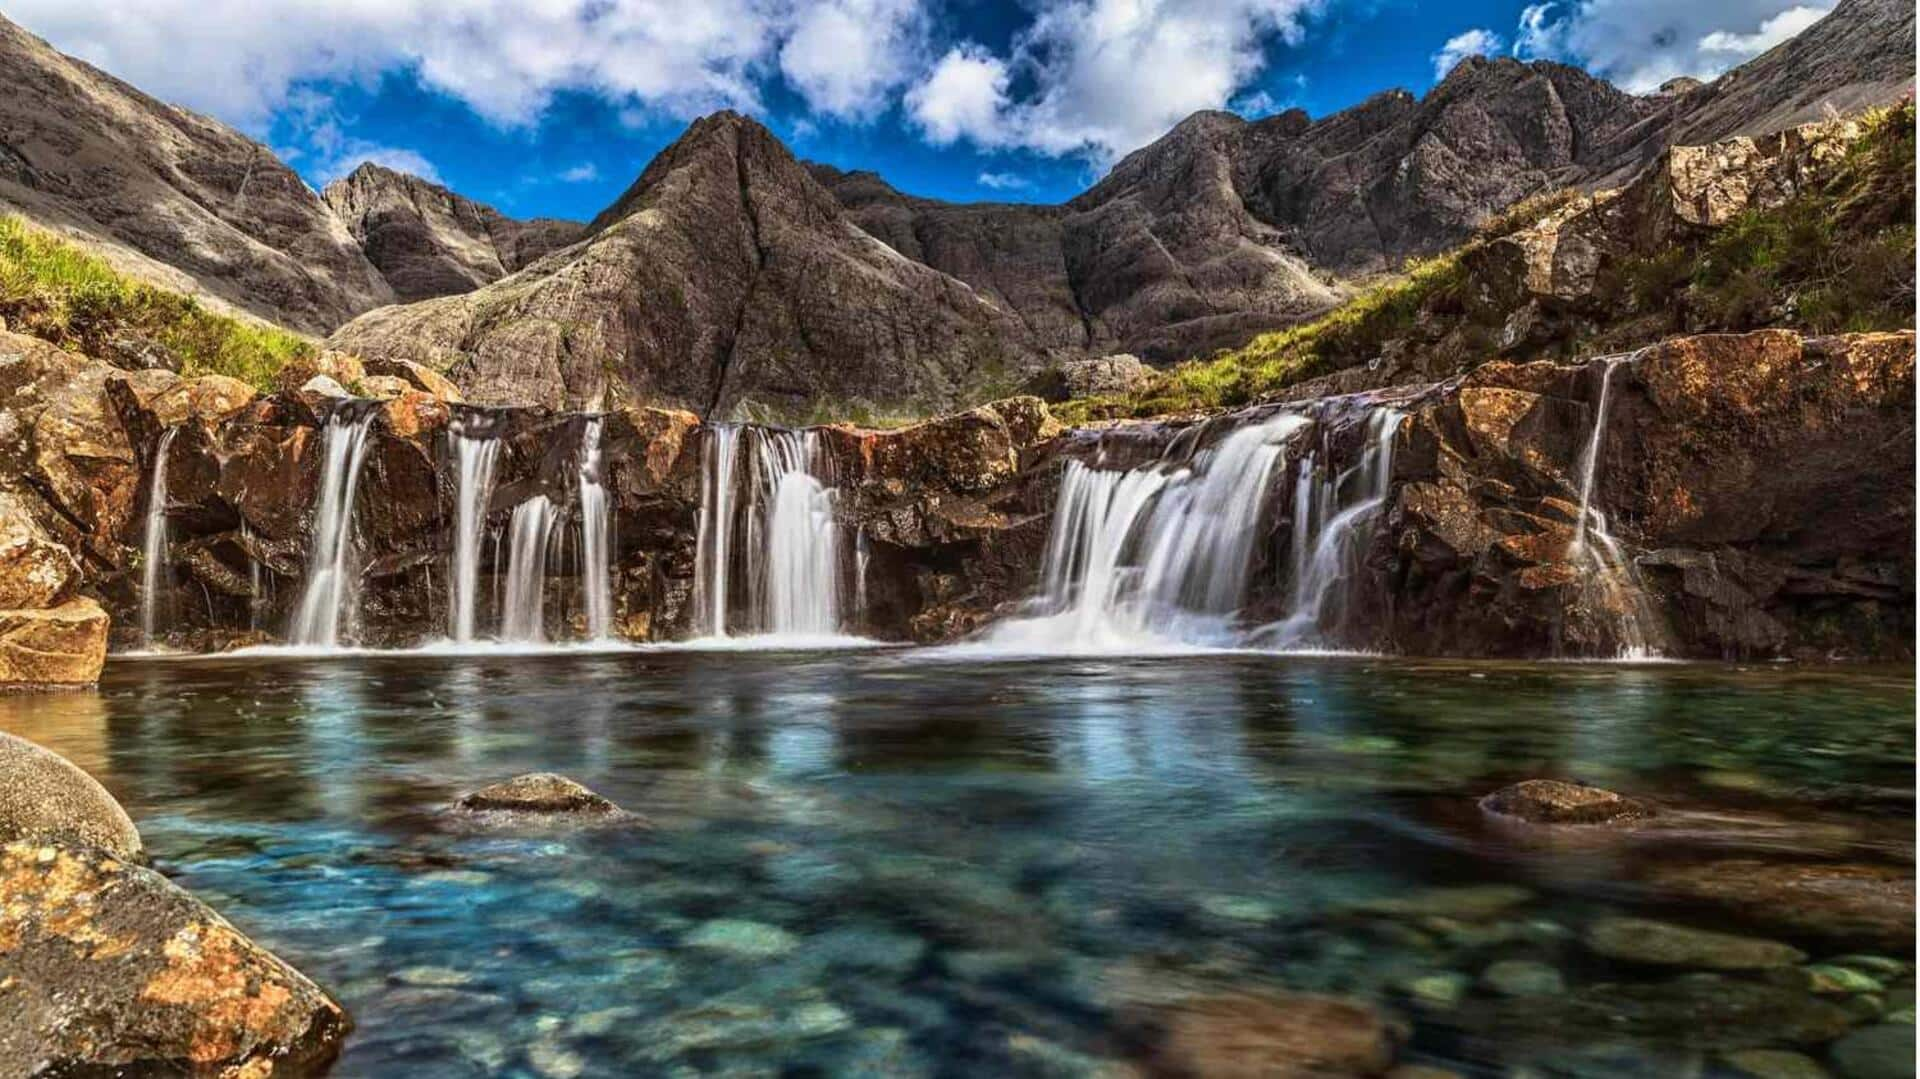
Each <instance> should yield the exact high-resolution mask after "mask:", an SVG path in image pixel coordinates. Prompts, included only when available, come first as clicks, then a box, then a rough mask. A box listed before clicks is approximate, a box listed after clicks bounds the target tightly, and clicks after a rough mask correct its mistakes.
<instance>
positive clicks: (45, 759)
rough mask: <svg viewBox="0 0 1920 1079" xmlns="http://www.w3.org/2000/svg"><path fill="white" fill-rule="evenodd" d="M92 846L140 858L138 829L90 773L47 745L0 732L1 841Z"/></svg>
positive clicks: (127, 856)
mask: <svg viewBox="0 0 1920 1079" xmlns="http://www.w3.org/2000/svg"><path fill="white" fill-rule="evenodd" d="M23 839H24V840H32V841H35V842H41V843H58V844H62V845H65V846H71V847H92V848H95V849H97V850H101V851H105V852H106V853H108V854H111V855H113V856H115V857H117V858H138V857H140V850H141V847H140V832H139V830H138V829H136V828H135V827H134V826H133V820H132V818H130V817H128V816H127V811H126V810H124V809H122V808H120V803H119V802H116V801H114V798H113V795H111V794H108V793H107V789H106V788H105V787H102V786H101V785H100V784H99V782H97V781H96V780H95V779H94V778H93V777H92V776H90V775H88V774H87V773H85V772H83V771H81V770H80V769H79V767H78V766H76V765H75V764H73V762H71V761H69V760H67V759H66V758H65V757H62V756H60V755H59V754H58V753H55V752H53V751H52V750H50V749H44V748H42V747H40V746H37V745H34V744H33V743H32V742H29V741H27V740H26V739H24V738H15V737H14V736H13V735H11V734H5V733H0V843H11V842H14V841H16V840H23Z"/></svg>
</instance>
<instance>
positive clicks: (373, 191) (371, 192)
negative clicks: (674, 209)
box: [320, 162, 584, 303]
mask: <svg viewBox="0 0 1920 1079" xmlns="http://www.w3.org/2000/svg"><path fill="white" fill-rule="evenodd" d="M320 195H321V198H323V199H325V200H326V203H327V205H328V206H329V207H330V208H331V209H332V210H333V212H334V215H335V216H337V217H338V218H339V219H340V220H341V221H342V222H344V223H345V224H346V226H347V231H348V232H350V233H352V234H353V238H354V239H355V241H357V242H358V243H359V245H360V249H361V250H362V251H363V252H365V253H366V256H367V258H368V260H370V261H371V262H372V263H373V265H374V266H375V267H377V268H378V269H379V271H380V276H381V277H383V278H385V279H386V282H387V284H388V285H389V286H390V287H391V288H392V289H393V294H394V296H395V297H396V298H397V299H398V300H399V301H400V302H401V303H411V302H413V301H414V300H426V299H432V298H433V297H435V296H449V295H453V294H455V293H461V292H471V291H473V290H474V289H476V288H479V287H480V286H482V285H486V284H490V283H492V282H494V281H498V280H499V279H501V278H502V277H505V276H507V275H508V274H510V273H513V272H515V271H516V270H519V269H522V268H523V267H525V266H528V265H530V264H531V263H533V262H534V261H536V260H538V259H539V258H540V257H541V256H543V255H546V254H548V253H549V252H552V251H555V250H558V249H559V248H562V247H565V246H567V245H568V244H570V243H573V242H574V241H575V240H578V239H579V238H580V236H581V233H582V232H583V231H584V226H582V225H581V224H579V223H578V222H575V221H560V220H555V219H553V218H535V219H534V220H531V221H516V220H514V219H513V218H510V217H508V216H507V215H505V214H503V213H501V212H500V211H498V210H496V209H494V208H493V207H491V206H487V205H485V204H483V203H479V202H475V201H473V200H472V199H470V198H467V197H465V196H464V195H458V194H455V193H454V192H452V191H449V190H447V189H446V188H445V187H442V186H441V185H439V184H436V183H431V182H429V181H426V180H422V179H421V178H419V177H418V176H412V175H409V174H407V173H404V172H396V171H394V170H393V169H389V168H386V167H384V166H381V165H376V164H374V163H372V162H368V163H366V164H364V165H361V166H360V167H359V168H357V169H355V170H353V172H352V173H350V174H348V175H347V176H345V177H342V178H341V179H338V180H335V181H334V182H333V183H330V184H328V185H327V187H326V190H324V191H322V192H321V193H320Z"/></svg>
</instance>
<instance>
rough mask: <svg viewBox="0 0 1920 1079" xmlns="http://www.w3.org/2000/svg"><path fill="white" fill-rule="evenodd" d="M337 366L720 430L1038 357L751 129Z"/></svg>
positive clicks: (929, 388) (707, 141)
mask: <svg viewBox="0 0 1920 1079" xmlns="http://www.w3.org/2000/svg"><path fill="white" fill-rule="evenodd" d="M332 344H333V345H334V346H335V347H337V348H341V349H345V350H349V351H356V352H360V353H363V354H365V355H369V356H396V357H403V358H407V359H412V360H417V361H419V362H421V363H424V364H426V365H427V366H430V367H434V368H437V369H440V370H445V371H447V372H448V373H449V374H450V375H451V376H452V377H453V378H454V380H455V381H456V382H458V383H459V384H460V385H461V388H462V390H463V391H464V392H465V394H466V396H467V398H468V400H470V401H475V402H479V403H493V404H538V405H543V406H546V407H550V408H560V407H576V408H577V407H581V406H583V405H587V404H589V403H591V402H595V401H606V402H616V401H622V400H631V401H647V402H652V403H659V404H670V405H675V406H679V407H685V408H691V409H696V410H698V411H700V412H701V413H702V414H704V415H711V416H726V415H730V414H733V413H735V412H737V411H740V410H745V409H750V408H752V407H754V406H758V407H761V408H771V409H775V410H780V411H794V410H805V409H807V408H809V407H810V406H812V405H814V404H815V403H818V402H820V401H822V400H826V401H839V402H847V401H853V400H865V401H868V402H872V403H875V404H883V405H896V406H898V405H907V404H912V403H920V404H923V405H924V404H925V403H929V402H941V401H953V400H956V399H961V398H964V397H965V396H966V395H967V394H968V393H969V392H976V393H977V392H978V391H979V390H980V388H981V387H983V386H985V385H987V384H990V383H992V382H994V381H996V380H1001V379H1009V378H1013V377H1017V376H1018V375H1020V374H1022V373H1024V372H1027V371H1029V370H1031V369H1032V368H1034V367H1035V366H1036V365H1037V364H1038V363H1039V362H1041V361H1042V359H1043V358H1044V356H1045V353H1044V350H1042V349H1041V348H1040V347H1039V346H1038V345H1037V344H1036V343H1035V341H1034V339H1033V338H1032V336H1031V335H1030V334H1029V333H1028V332H1027V330H1026V328H1025V327H1024V325H1023V324H1022V323H1021V322H1020V320H1019V319H1018V318H1017V317H1016V316H1015V314H1014V313H1013V312H1011V311H1009V310H1008V309H1007V308H1006V307H1004V306H1002V305H1001V304H1000V303H998V302H996V301H995V300H994V298H993V297H991V296H989V295H985V294H982V293H981V292H979V291H977V290H975V289H973V288H971V287H969V286H968V285H966V284H965V283H963V282H961V281H959V280H956V279H954V278H952V277H949V276H947V275H945V274H942V273H940V272H938V271H935V270H932V269H930V268H928V267H926V266H923V265H921V264H919V263H917V262H913V261H911V260H909V259H907V258H905V257H903V256H901V255H900V254H899V253H898V252H896V251H894V250H893V249H892V248H890V247H888V246H886V245H885V244H883V243H881V242H880V241H878V240H876V239H874V238H873V237H872V236H871V235H869V234H867V233H866V232H863V231H861V230H860V229H859V228H857V227H855V226H854V225H853V224H852V222H850V221H849V220H848V219H847V217H846V215H845V214H844V213H843V212H842V211H841V208H840V206H839V204H838V203H837V202H835V201H834V199H833V197H832V196H831V195H830V194H829V193H828V192H827V191H826V189H824V188H822V187H821V186H820V185H819V183H818V182H816V181H815V180H814V178H813V177H812V176H811V175H810V174H809V173H808V172H807V170H806V169H805V168H804V167H803V166H801V164H800V163H799V162H798V161H796V160H794V158H793V156H792V155H791V154H790V153H788V152H787V150H786V148H785V147H784V146H782V145H781V144H780V143H779V141H778V140H777V139H775V138H774V137H773V135H772V134H771V133H770V132H768V131H767V130H766V129H765V128H764V127H761V126H760V125H759V124H757V123H754V122H753V121H751V120H748V119H747V118H745V117H742V116H739V115H736V114H733V113H721V114H717V115H714V116H709V117H707V118H706V119H703V120H701V121H699V122H697V123H696V124H694V125H693V127H691V128H690V129H689V130H688V131H687V133H686V134H685V135H684V136H682V137H681V139H680V140H679V141H678V142H676V143H674V144H673V145H672V146H671V147H669V148H668V149H667V150H665V151H664V152H662V153H661V154H660V156H659V157H657V158H655V159H654V161H653V163H652V164H650V165H648V166H647V170H646V171H645V172H644V173H642V174H641V176H640V179H639V180H638V181H636V182H635V183H634V185H633V186H632V187H631V188H630V189H628V191H627V192H626V193H625V194H624V195H622V196H621V197H620V199H619V200H618V201H617V202H615V203H614V205H613V206H611V207H609V208H608V209H607V210H606V211H605V212H603V213H602V214H601V215H600V216H599V217H598V218H597V219H595V221H594V222H593V223H592V225H591V226H590V227H589V234H588V236H587V237H586V239H585V240H584V241H583V242H581V243H579V244H577V245H575V246H573V247H571V248H568V249H567V250H565V251H563V252H560V253H558V254H557V255H556V256H555V257H553V258H550V259H547V260H544V261H542V262H539V263H537V264H535V265H534V266H531V267H529V268H527V269H526V270H525V271H523V272H522V273H520V274H517V275H515V276H513V277H511V278H508V279H506V280H504V281H501V282H498V283H496V284H493V285H490V286H487V287H485V288H482V289H480V290H478V291H476V292H473V293H471V294H469V295H465V296H458V297H448V298H443V299H439V300H432V301H428V302H426V303H423V304H415V305H409V306H405V307H395V308H387V309H383V310H379V311H375V312H372V313H370V314H368V315H366V316H363V317H362V318H360V319H357V320H355V321H354V322H352V323H350V324H349V325H347V326H345V327H343V328H341V330H340V331H339V332H338V333H336V334H335V335H334V337H333V339H332Z"/></svg>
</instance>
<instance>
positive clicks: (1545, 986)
mask: <svg viewBox="0 0 1920 1079" xmlns="http://www.w3.org/2000/svg"><path fill="white" fill-rule="evenodd" d="M1480 984H1482V985H1484V986H1486V987H1487V988H1488V989H1491V990H1493V991H1494V992H1496V993H1499V994H1500V995H1501V996H1508V997H1536V996H1547V995H1551V994H1554V993H1562V992H1565V991H1566V988H1567V982H1566V979H1565V978H1562V977H1561V976H1560V972H1559V971H1558V970H1555V969H1554V968H1553V967H1550V966H1548V965H1547V964H1545V963H1541V962H1538V961H1536V960H1532V959H1502V960H1500V961H1499V962H1497V963H1494V964H1493V965H1492V966H1489V967H1488V968H1487V969H1486V970H1483V971H1481V972H1480Z"/></svg>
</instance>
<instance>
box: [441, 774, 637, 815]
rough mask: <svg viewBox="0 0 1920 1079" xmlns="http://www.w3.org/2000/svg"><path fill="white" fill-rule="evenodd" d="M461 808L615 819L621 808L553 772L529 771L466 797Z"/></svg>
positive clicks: (483, 811) (476, 810)
mask: <svg viewBox="0 0 1920 1079" xmlns="http://www.w3.org/2000/svg"><path fill="white" fill-rule="evenodd" d="M457 804H458V805H459V807H460V808H461V809H465V810H468V811H470V812H475V813H526V814H569V815H577V816H611V815H614V814H618V813H620V812H621V809H620V807H619V806H616V805H614V804H613V803H612V802H609V801H608V800H606V799H605V798H602V797H600V796H599V795H597V794H595V793H593V792H592V791H590V790H588V789H587V788H586V787H583V786H581V785H580V784H578V783H576V782H574V781H573V780H571V779H568V778H567V777H566V776H563V775H556V774H554V773H552V772H529V773H527V774H526V775H519V776H514V777H513V778H512V779H507V780H502V781H501V782H499V783H495V784H492V785H490V786H486V787H482V788H480V789H479V790H477V791H473V792H471V793H468V794H465V795H462V796H461V798H460V801H459V802H458V803H457Z"/></svg>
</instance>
